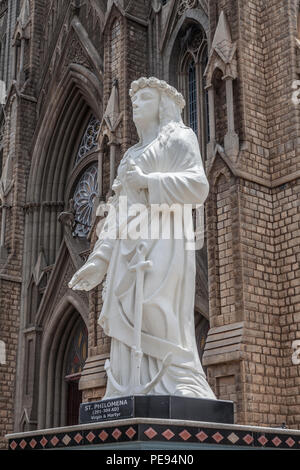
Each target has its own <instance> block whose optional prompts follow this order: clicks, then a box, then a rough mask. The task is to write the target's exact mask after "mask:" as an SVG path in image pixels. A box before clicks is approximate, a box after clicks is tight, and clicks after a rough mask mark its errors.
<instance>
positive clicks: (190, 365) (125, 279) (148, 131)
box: [69, 77, 216, 399]
mask: <svg viewBox="0 0 300 470" xmlns="http://www.w3.org/2000/svg"><path fill="white" fill-rule="evenodd" d="M129 94H130V96H131V99H132V105H133V120H134V123H135V125H136V128H137V132H138V135H139V142H138V143H137V144H136V145H134V146H133V147H131V148H129V149H128V151H127V152H126V153H125V155H124V157H123V158H122V160H121V163H120V166H119V168H118V174H117V177H116V179H115V181H114V185H113V190H114V193H115V195H114V197H113V198H112V201H111V204H112V205H113V207H114V208H115V209H116V211H118V210H119V200H120V198H121V197H124V196H126V197H127V203H128V208H129V211H130V207H133V205H135V204H137V203H139V204H143V205H144V206H143V207H146V214H147V215H149V218H148V223H149V225H150V224H151V214H152V212H151V210H150V209H151V208H152V207H154V206H153V205H155V204H162V203H165V205H167V206H165V207H169V206H171V205H172V204H176V205H177V206H179V207H183V206H184V205H190V206H188V207H192V205H195V204H202V203H204V201H205V199H206V198H207V195H208V191H209V185H208V181H207V179H206V176H205V173H204V169H203V165H202V160H201V156H200V150H199V144H198V140H197V137H196V135H195V133H194V132H193V131H192V130H191V129H190V128H189V127H187V126H185V125H184V124H183V121H182V118H181V111H182V109H183V107H184V105H185V101H184V98H183V96H182V95H181V94H180V93H178V92H177V90H176V89H175V88H173V87H171V86H170V85H168V84H167V83H166V82H165V81H161V80H158V79H157V78H155V77H150V78H145V77H142V78H140V79H139V80H136V81H134V82H132V84H131V89H130V92H129ZM190 214H191V209H190ZM109 217H110V213H109V214H108V217H107V221H108V220H109ZM123 219H124V217H123ZM134 219H135V217H134V215H132V214H131V215H130V214H128V216H127V222H129V225H130V223H132V221H134ZM167 219H168V218H167V217H164V216H163V211H162V213H159V220H160V223H161V226H160V231H159V233H161V230H162V228H163V226H164V224H165V223H167V222H166V221H167ZM170 220H171V223H170V221H169V222H168V223H170V225H171V227H170V237H169V238H168V239H167V238H166V237H165V239H163V238H160V237H156V239H153V238H151V237H148V238H143V239H142V238H140V239H139V238H137V239H133V238H134V237H132V238H131V237H130V236H129V237H127V238H126V237H124V236H120V234H119V236H117V237H107V235H106V237H103V236H101V233H100V235H99V238H98V241H97V242H96V244H95V247H94V250H93V252H92V253H91V255H90V256H89V258H88V260H87V261H86V263H85V264H84V266H83V267H82V268H81V269H79V270H78V271H77V273H75V275H74V276H73V278H72V280H71V281H70V283H69V287H70V288H72V289H74V290H76V289H78V290H86V291H89V290H91V289H93V288H94V287H95V286H97V285H98V284H100V283H101V282H102V280H103V278H104V276H105V274H106V273H107V278H106V283H105V284H106V285H105V295H104V303H103V308H102V312H101V315H100V318H99V324H100V325H101V327H102V328H103V330H104V332H105V334H106V335H108V336H110V337H111V352H110V361H107V363H106V365H105V367H106V371H107V375H108V382H107V389H106V394H105V397H104V398H113V397H120V396H128V395H136V394H149V395H177V396H186V397H195V398H213V399H215V398H216V397H215V395H214V393H213V392H212V390H211V389H210V387H209V385H208V383H207V381H206V378H205V374H204V372H203V369H202V366H201V363H200V360H199V356H198V351H197V346H196V341H195V327H194V296H195V252H194V251H191V250H187V249H186V239H185V238H184V237H181V238H180V237H176V236H175V232H176V230H177V229H178V227H177V228H176V227H175V226H174V224H175V216H174V217H172V216H171V218H170ZM107 221H106V223H105V225H104V227H103V231H105V230H106V231H107V226H108V222H107ZM176 223H177V224H178V217H176ZM179 223H180V224H182V225H183V224H184V221H183V217H181V218H180V222H179ZM172 224H173V225H172ZM119 228H120V227H119ZM120 230H121V229H120ZM128 231H129V233H130V229H129V230H128ZM176 233H177V232H176ZM135 238H136V237H135Z"/></svg>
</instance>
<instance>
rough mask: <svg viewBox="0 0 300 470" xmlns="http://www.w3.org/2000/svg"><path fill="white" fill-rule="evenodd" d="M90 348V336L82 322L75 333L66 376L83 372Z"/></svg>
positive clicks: (69, 352)
mask: <svg viewBox="0 0 300 470" xmlns="http://www.w3.org/2000/svg"><path fill="white" fill-rule="evenodd" d="M87 348H88V334H87V329H86V327H85V325H84V324H83V323H82V322H81V323H80V325H79V326H78V328H77V330H76V331H75V334H74V337H73V340H72V343H71V345H70V348H69V351H68V359H67V370H66V376H69V375H73V374H78V373H79V372H82V370H83V367H84V364H85V361H86V358H87Z"/></svg>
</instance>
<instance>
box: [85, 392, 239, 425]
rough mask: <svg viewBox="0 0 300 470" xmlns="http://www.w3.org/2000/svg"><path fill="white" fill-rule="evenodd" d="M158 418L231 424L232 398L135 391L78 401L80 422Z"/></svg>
mask: <svg viewBox="0 0 300 470" xmlns="http://www.w3.org/2000/svg"><path fill="white" fill-rule="evenodd" d="M127 418H159V419H180V420H181V419H182V420H189V421H202V422H209V423H227V424H233V402H231V401H225V400H211V399H206V398H186V397H178V396H168V395H138V396H129V397H121V398H113V399H110V400H101V401H95V402H90V403H82V404H81V405H80V420H79V422H80V424H88V423H98V422H103V421H112V420H120V419H127Z"/></svg>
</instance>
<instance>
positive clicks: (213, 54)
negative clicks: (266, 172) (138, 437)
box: [205, 11, 239, 160]
mask: <svg viewBox="0 0 300 470" xmlns="http://www.w3.org/2000/svg"><path fill="white" fill-rule="evenodd" d="M235 53H236V43H235V42H234V43H233V42H232V40H231V33H230V28H229V24H228V21H227V19H226V16H225V14H224V12H223V11H221V14H220V17H219V21H218V25H217V28H216V32H215V35H214V39H213V42H212V46H211V50H210V53H209V58H208V63H207V67H206V70H205V76H206V89H207V90H208V101H209V117H210V122H209V124H210V141H209V143H208V145H207V154H208V158H209V157H211V158H213V157H214V155H215V150H216V143H217V142H216V120H215V89H214V80H213V78H214V74H215V71H216V70H217V69H218V70H219V71H221V73H222V77H221V79H222V80H225V85H226V111H227V133H226V135H225V136H224V150H225V153H226V155H227V156H228V157H231V158H232V159H233V160H235V159H236V158H237V155H238V152H239V138H238V135H237V134H236V132H235V127H234V107H233V80H235V79H236V78H237V60H236V54H235Z"/></svg>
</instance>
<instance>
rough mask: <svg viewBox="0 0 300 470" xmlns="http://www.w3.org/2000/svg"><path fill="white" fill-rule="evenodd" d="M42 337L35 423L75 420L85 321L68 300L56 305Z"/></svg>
mask: <svg viewBox="0 0 300 470" xmlns="http://www.w3.org/2000/svg"><path fill="white" fill-rule="evenodd" d="M45 331H46V334H45V336H44V338H43V340H42V357H41V366H40V367H41V368H40V386H39V413H38V427H39V428H44V427H46V428H51V427H59V426H68V425H74V424H78V417H79V405H80V403H81V398H82V397H81V392H80V391H79V388H78V383H79V380H80V377H81V372H82V370H83V367H84V364H85V360H86V358H87V349H88V333H87V327H86V324H85V321H84V320H83V318H82V316H81V314H80V313H79V312H78V310H77V309H76V308H75V307H74V305H72V304H71V303H68V302H67V301H66V302H63V303H62V304H61V305H60V306H59V308H57V310H56V312H55V314H54V315H53V318H52V320H51V321H50V323H49V324H48V326H47V328H46V330H45Z"/></svg>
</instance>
